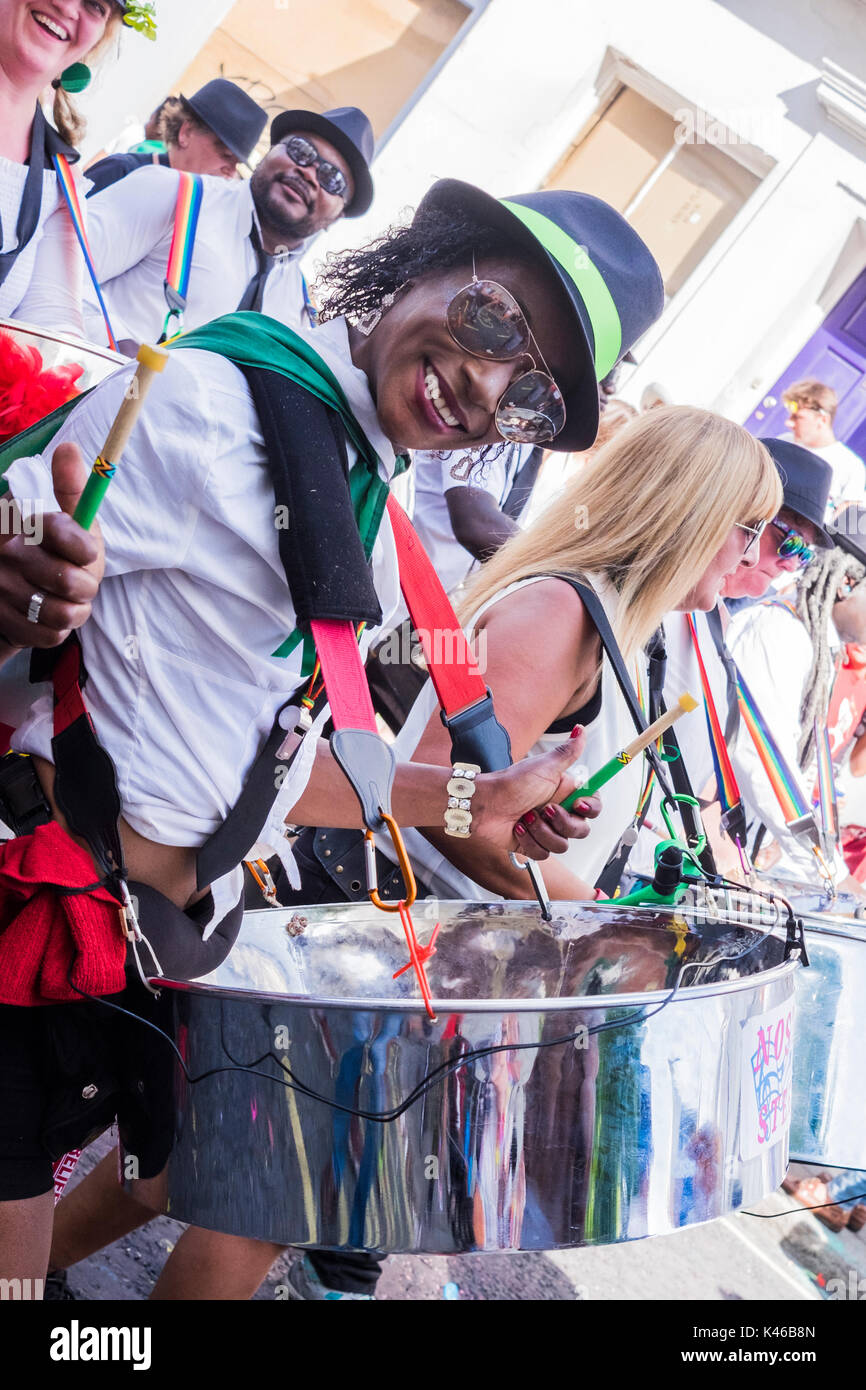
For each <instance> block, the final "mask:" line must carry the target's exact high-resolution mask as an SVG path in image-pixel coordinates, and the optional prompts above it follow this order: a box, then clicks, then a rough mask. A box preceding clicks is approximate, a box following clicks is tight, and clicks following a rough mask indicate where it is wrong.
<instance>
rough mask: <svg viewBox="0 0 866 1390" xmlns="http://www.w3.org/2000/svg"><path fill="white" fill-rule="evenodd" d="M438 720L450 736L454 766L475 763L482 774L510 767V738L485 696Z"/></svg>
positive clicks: (487, 695) (491, 700) (489, 699)
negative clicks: (455, 764) (481, 770)
mask: <svg viewBox="0 0 866 1390" xmlns="http://www.w3.org/2000/svg"><path fill="white" fill-rule="evenodd" d="M440 717H441V719H442V723H443V724H444V725H445V728H446V729H447V730H448V732H449V734H450V735H451V758H452V760H453V761H454V762H455V763H477V764H478V766H479V767H481V768H483V769H484V771H485V772H501V771H502V770H503V769H504V768H506V767H510V766H511V739H510V738H509V736H508V730H507V729H506V728H505V727H504V726H503V725H502V724H500V722H499V720H498V719H497V718H496V711H495V710H494V708H493V696H492V695H491V693H490V689H489V688H488V690H487V694H486V695H485V696H484V697H483V699H481V700H476V701H475V703H474V704H471V705H467V706H466V708H465V709H461V710H458V711H457V713H456V714H452V715H447V714H446V713H445V711H444V710H442V711H441V712H440Z"/></svg>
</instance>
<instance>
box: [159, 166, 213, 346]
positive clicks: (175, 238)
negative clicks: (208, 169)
mask: <svg viewBox="0 0 866 1390" xmlns="http://www.w3.org/2000/svg"><path fill="white" fill-rule="evenodd" d="M178 178H179V180H180V184H179V187H178V190H177V203H176V205H175V210H174V232H173V233H172V238H171V249H170V250H169V253H168V266H167V267H166V272H165V281H164V285H163V288H164V291H165V302H166V304H167V305H168V313H167V314H166V316H165V323H164V324H163V327H162V337H161V338H160V340H159V341H160V342H161V343H163V342H165V340H166V339H167V338H168V336H169V324H170V323H171V320H172V319H176V320H177V322H176V324H175V325H174V329H173V334H172V336H173V335H174V333H179V332H180V329H181V326H182V323H183V311H184V309H185V308H186V296H187V291H188V289H189V273H190V270H191V269H192V252H193V247H194V245H195V234H196V230H197V228H198V218H199V213H200V212H201V202H202V194H203V190H204V184H203V183H202V178H201V175H200V174H189V173H187V172H186V170H181V171H180V173H179V174H178Z"/></svg>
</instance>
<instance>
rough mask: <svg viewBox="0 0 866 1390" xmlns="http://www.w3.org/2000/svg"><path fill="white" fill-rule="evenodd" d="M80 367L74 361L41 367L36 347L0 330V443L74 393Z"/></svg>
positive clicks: (62, 403)
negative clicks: (27, 344) (62, 365)
mask: <svg viewBox="0 0 866 1390" xmlns="http://www.w3.org/2000/svg"><path fill="white" fill-rule="evenodd" d="M83 371H84V368H83V367H80V366H79V365H78V364H77V363H70V364H69V365H68V366H65V367H53V368H48V367H43V365H42V355H41V353H40V352H39V350H38V349H37V348H35V347H25V346H24V345H23V344H22V343H19V342H17V341H16V340H15V339H14V338H12V337H10V335H9V334H8V333H0V443H2V442H4V441H5V440H7V439H11V438H12V436H13V435H14V434H20V433H21V431H22V430H26V429H29V427H30V426H31V425H35V424H36V422H37V421H38V420H43V419H44V418H45V416H46V415H50V414H51V412H52V410H56V409H57V408H58V406H61V405H65V403H66V402H67V401H71V400H72V398H73V397H74V396H77V395H78V386H77V384H76V383H77V381H78V379H79V377H80V376H81V374H82V372H83Z"/></svg>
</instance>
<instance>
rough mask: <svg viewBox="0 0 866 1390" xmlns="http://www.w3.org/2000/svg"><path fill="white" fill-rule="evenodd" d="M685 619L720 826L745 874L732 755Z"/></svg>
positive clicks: (689, 617) (742, 815)
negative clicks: (697, 678) (700, 695)
mask: <svg viewBox="0 0 866 1390" xmlns="http://www.w3.org/2000/svg"><path fill="white" fill-rule="evenodd" d="M686 619H687V622H688V625H689V632H690V633H691V638H692V645H693V646H694V649H695V656H696V657H697V661H698V671H699V672H700V677H701V689H702V691H703V696H704V714H705V715H706V719H707V734H708V735H709V740H710V753H711V754H712V759H713V768H714V770H715V774H716V790H717V792H718V797H719V803H720V805H721V808H722V825H723V827H724V829H725V830H726V831H727V832H728V834H729V835H730V837H731V839H732V840H733V842H734V844H735V845H736V846H737V849H738V851H739V855H740V862H741V864H742V866H743V870H744V872H746V873H748V871H749V863H748V859H747V855H746V813H745V811H744V809H743V797H742V793H741V791H740V788H739V784H738V782H737V778H736V774H735V772H734V767H733V763H732V762H731V755H730V753H729V752H728V745H727V743H726V741H725V735H724V733H723V732H722V724H721V720H720V719H719V712H718V709H717V707H716V701H715V698H714V696H713V691H712V687H711V685H710V681H709V677H708V676H707V668H706V667H705V665H704V658H703V655H702V653H701V646H700V642H699V641H698V630H697V627H696V626H695V619H694V614H693V613H688V614H687V615H686Z"/></svg>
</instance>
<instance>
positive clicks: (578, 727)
mask: <svg viewBox="0 0 866 1390" xmlns="http://www.w3.org/2000/svg"><path fill="white" fill-rule="evenodd" d="M582 733H583V725H582V724H575V726H574V728H573V729H572V731H571V733H570V734H569V735H568V737H569V738H578V737H579V736H580V735H581V734H582Z"/></svg>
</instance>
